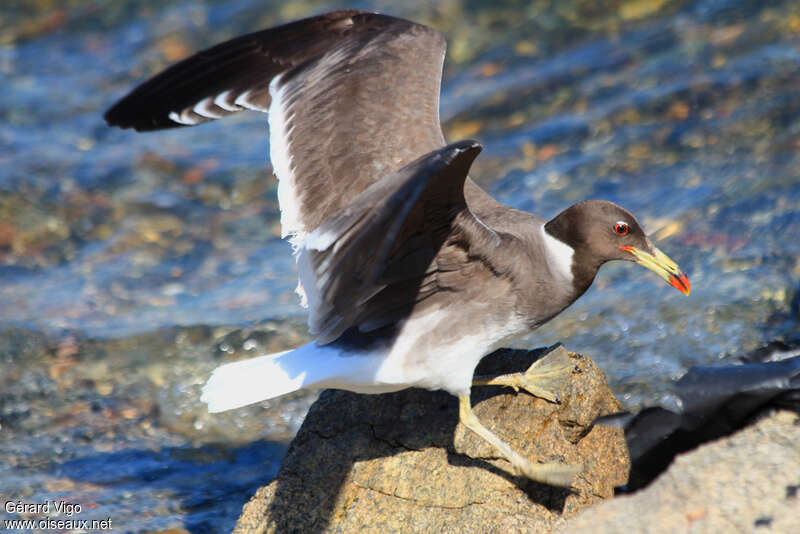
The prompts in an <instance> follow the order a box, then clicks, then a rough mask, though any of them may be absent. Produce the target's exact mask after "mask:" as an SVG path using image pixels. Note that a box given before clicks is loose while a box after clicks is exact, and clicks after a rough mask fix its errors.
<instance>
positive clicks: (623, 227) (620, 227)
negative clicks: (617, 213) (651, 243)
mask: <svg viewBox="0 0 800 534" xmlns="http://www.w3.org/2000/svg"><path fill="white" fill-rule="evenodd" d="M629 231H630V227H629V226H628V223H624V222H622V221H620V222H618V223H616V224H614V233H615V234H617V235H628V232H629Z"/></svg>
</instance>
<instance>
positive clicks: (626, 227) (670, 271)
mask: <svg viewBox="0 0 800 534" xmlns="http://www.w3.org/2000/svg"><path fill="white" fill-rule="evenodd" d="M545 232H547V233H548V234H549V235H550V236H551V237H554V238H556V239H558V240H559V241H561V242H562V243H564V244H566V245H567V246H569V247H570V248H572V249H573V251H574V257H573V261H574V264H575V265H579V266H581V268H584V269H587V270H589V271H591V277H592V278H593V277H594V273H595V272H597V269H599V268H600V266H601V265H602V264H603V263H605V262H607V261H611V260H627V261H633V262H636V263H638V264H639V265H641V266H643V267H647V268H648V269H650V270H651V271H653V272H655V273H656V274H657V275H658V276H660V277H661V278H663V279H664V280H666V281H667V283H668V284H669V285H671V286H672V287H674V288H675V289H677V290H678V291H680V292H681V293H683V294H684V295H688V294H689V291H690V288H691V286H690V284H689V278H688V277H687V276H686V275H685V274H684V273H683V271H681V270H680V268H678V266H677V264H676V263H675V262H674V261H672V260H671V259H670V258H669V257H668V256H667V255H666V254H664V253H663V252H661V251H660V250H658V249H657V248H656V247H655V246H653V243H652V242H651V241H650V239H649V238H648V237H647V235H646V234H645V233H644V230H642V227H641V225H640V224H639V222H638V221H637V220H636V217H634V216H633V214H631V213H630V212H629V211H628V210H626V209H625V208H622V207H620V206H618V205H616V204H614V203H613V202H608V201H605V200H586V201H583V202H579V203H577V204H574V205H573V206H570V207H569V208H567V209H566V210H564V211H562V212H561V213H559V214H558V215H557V216H556V217H554V218H553V219H552V220H550V221H549V222H547V223H546V224H545Z"/></svg>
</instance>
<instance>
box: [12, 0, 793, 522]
mask: <svg viewBox="0 0 800 534" xmlns="http://www.w3.org/2000/svg"><path fill="white" fill-rule="evenodd" d="M347 5H348V6H350V7H358V8H363V9H372V10H379V11H383V12H387V13H392V14H395V15H399V16H404V17H408V18H413V19H415V20H418V21H421V22H425V23H427V24H430V25H433V26H435V27H436V28H438V29H440V30H441V31H443V32H444V33H445V34H446V35H447V37H448V41H449V43H450V45H449V52H448V59H447V65H446V69H445V82H444V87H443V97H442V118H443V121H444V123H445V130H446V133H447V135H448V138H449V139H451V140H456V139H460V138H466V137H473V138H477V139H479V140H480V141H481V142H482V143H483V144H484V146H485V150H484V152H483V153H482V154H481V156H480V157H479V158H478V160H477V162H476V165H475V167H474V172H473V177H474V178H475V179H476V180H477V181H478V182H479V183H481V184H482V185H483V186H484V187H485V188H487V189H488V190H490V191H491V192H492V193H493V194H494V195H495V196H496V197H498V198H499V199H500V200H501V201H503V202H505V203H507V204H510V205H512V206H514V207H517V208H521V209H527V210H529V211H533V212H535V213H537V214H539V215H542V216H544V217H551V216H553V215H555V214H556V213H557V212H558V211H559V210H561V209H563V208H564V207H566V206H567V205H569V204H571V203H573V202H575V201H577V200H581V199H584V198H593V197H594V198H605V199H608V200H612V201H614V202H618V203H620V204H622V205H623V206H625V207H627V208H628V209H630V210H631V211H633V212H634V213H636V214H638V215H639V216H640V219H641V220H642V222H643V224H644V226H645V228H646V229H647V230H648V231H649V232H650V233H651V234H652V235H653V236H654V237H655V238H656V240H657V243H658V246H659V247H660V248H661V249H662V250H664V251H665V252H667V253H668V254H669V255H670V256H671V257H672V258H673V259H675V260H676V261H678V263H679V264H680V265H681V267H682V268H683V269H684V270H685V271H686V272H687V274H688V275H689V277H690V278H691V281H692V295H691V296H690V297H688V298H687V297H684V296H682V295H681V294H680V293H678V292H677V291H674V290H673V289H671V288H669V287H668V286H666V285H665V284H664V283H663V282H662V281H661V280H660V279H658V278H657V277H655V276H654V275H653V274H652V273H649V272H647V271H645V270H644V269H641V268H638V267H635V266H632V265H609V266H606V267H604V268H603V270H602V271H601V274H600V276H599V277H598V279H597V280H596V282H595V284H594V286H593V288H592V289H591V290H590V291H589V292H588V293H587V294H586V295H585V296H584V297H583V298H582V299H581V300H580V301H578V302H577V303H576V304H575V305H574V306H573V307H572V308H570V309H569V310H568V311H567V312H566V313H564V314H563V316H562V317H559V318H557V319H556V320H554V321H553V322H552V323H550V324H549V325H547V327H545V328H543V329H542V330H541V331H540V332H536V333H535V334H533V335H531V336H530V337H529V338H528V339H526V340H524V342H523V343H522V344H523V345H527V346H537V345H542V344H549V343H552V342H555V341H558V340H560V341H562V342H564V343H565V345H566V346H567V347H568V348H570V349H571V350H577V351H580V352H584V353H586V354H589V355H590V356H592V357H593V358H594V359H595V360H596V361H597V362H598V363H599V364H600V365H601V367H602V368H603V369H605V371H606V372H607V373H608V375H609V379H610V381H611V383H612V385H613V387H614V389H615V391H616V392H617V394H618V395H619V396H620V398H621V399H622V400H623V402H624V403H625V404H626V405H628V406H635V405H638V404H641V403H654V402H662V401H664V402H666V401H668V400H669V391H668V387H667V384H668V380H670V379H673V378H676V377H678V376H680V375H681V374H682V373H683V372H684V371H685V370H686V369H687V368H688V367H689V366H691V365H693V364H710V363H714V362H717V361H721V360H722V361H724V360H727V359H731V358H732V357H733V356H735V355H738V354H741V353H743V352H746V351H748V350H751V349H753V348H756V347H757V346H759V345H761V344H763V343H764V342H766V341H768V340H771V339H776V338H778V339H797V338H798V337H800V336H798V332H799V329H798V322H800V311H799V309H798V308H800V291H798V289H800V260H798V258H799V257H800V239H798V237H800V165H799V163H800V162H799V161H798V149H799V148H800V136H799V134H800V121H798V118H800V100H798V99H797V97H796V95H797V92H798V89H800V5H798V4H797V3H796V2H791V1H785V2H768V3H767V2H733V1H724V0H713V1H699V2H686V1H685V2H671V3H667V2H664V1H663V0H627V1H626V0H619V1H608V2H600V3H597V2H585V1H580V0H572V1H569V0H568V1H560V2H555V1H553V2H547V1H534V2H515V1H505V2H472V1H470V2H467V1H463V2H460V1H455V0H452V1H444V2H440V3H433V2H423V1H416V2H408V3H403V6H402V7H399V6H397V5H396V3H393V2H381V1H359V2H353V3H349V4H347ZM335 7H344V4H337V3H335V2H323V1H312V2H279V1H269V2H264V1H263V0H262V1H254V0H233V1H226V2H222V1H219V2H206V3H200V2H196V1H189V0H174V1H171V2H154V1H145V2H133V1H121V2H115V3H112V4H110V5H106V4H105V3H98V2H93V1H88V0H87V1H78V0H76V1H72V2H67V3H64V2H49V1H45V0H41V1H38V2H26V3H23V4H19V5H17V4H10V5H9V6H4V8H3V13H2V14H0V77H2V79H3V83H2V85H3V89H4V98H3V99H2V100H0V360H2V367H0V388H2V389H0V425H1V426H0V496H2V499H23V500H26V501H28V502H43V501H45V500H51V499H65V500H67V501H68V502H74V503H80V504H81V505H82V507H83V511H82V512H81V514H80V518H82V519H103V518H105V517H111V518H112V520H113V521H114V525H115V527H116V528H119V529H122V530H123V531H136V532H139V531H156V530H165V529H169V528H185V529H188V530H190V531H191V532H225V531H228V530H230V527H231V526H232V524H233V521H234V520H235V518H236V516H237V515H238V512H239V510H240V508H241V505H242V504H243V503H244V502H245V501H246V499H247V498H248V497H249V496H250V495H251V494H252V493H253V491H254V490H255V488H257V487H258V486H259V485H262V484H265V483H266V482H268V481H269V479H270V478H271V477H272V476H273V475H274V473H275V470H276V469H277V465H278V463H279V461H280V457H281V455H282V454H283V451H284V450H285V445H286V443H287V442H288V440H289V439H290V438H291V435H292V433H293V432H294V431H296V429H297V427H298V425H299V423H300V422H301V420H302V416H303V414H304V411H305V409H306V408H307V406H308V405H309V403H310V402H312V401H313V397H311V396H306V395H298V396H294V397H291V398H289V399H282V400H279V401H272V402H270V403H264V405H263V406H260V407H254V408H248V409H244V410H240V411H237V412H235V413H231V414H223V415H221V416H210V415H208V414H206V413H204V410H203V408H202V405H201V404H200V403H199V400H198V397H199V388H200V385H201V384H202V382H203V380H204V379H205V377H206V376H207V375H208V372H209V371H210V369H212V368H213V367H214V366H215V365H217V364H219V363H220V362H223V361H228V360H229V359H231V358H234V357H239V356H244V355H246V354H258V353H260V352H269V351H276V350H281V349H285V348H289V347H292V346H296V345H298V344H300V343H302V342H304V341H306V340H308V336H307V334H306V332H305V329H304V324H303V322H304V315H305V314H304V311H303V309H302V308H300V307H299V305H298V304H297V301H296V299H295V296H294V294H293V289H294V286H295V283H296V279H295V277H296V272H295V268H294V265H293V261H292V259H291V256H290V247H289V245H288V244H286V243H285V242H283V241H281V240H280V239H279V214H278V209H277V200H276V196H275V185H276V184H275V181H274V180H273V179H272V178H271V177H270V173H269V172H268V170H267V169H266V165H267V164H266V159H267V158H266V154H267V153H268V147H267V136H266V122H265V120H264V117H263V116H260V115H258V114H243V115H241V116H240V117H237V118H233V119H228V120H225V121H219V122H216V123H210V124H206V125H203V126H201V127H197V128H181V129H177V130H172V131H167V132H159V133H151V134H146V135H144V134H135V133H133V132H130V131H119V130H112V129H109V128H107V127H106V126H105V125H104V123H103V122H102V118H101V116H102V112H103V111H104V110H105V109H106V108H107V107H108V106H110V105H111V104H112V103H113V102H114V101H115V99H116V98H119V97H121V96H122V95H123V94H124V93H125V92H126V91H128V90H129V89H131V88H132V87H133V86H134V85H135V84H136V83H137V82H139V81H141V80H142V79H144V78H145V77H147V76H149V75H151V74H154V73H155V72H157V71H159V70H160V69H162V68H163V67H165V66H166V65H168V64H170V63H171V62H173V61H175V60H177V59H179V58H180V57H183V56H184V55H186V54H188V53H189V52H191V51H192V50H197V49H201V48H203V47H207V46H210V45H211V44H213V43H215V42H219V41H221V40H223V39H226V38H230V37H233V36H235V35H237V34H241V33H245V32H248V31H253V30H256V29H259V28H262V27H267V26H271V25H274V24H277V23H280V22H282V21H286V20H289V19H292V18H297V17H302V16H305V15H308V14H312V13H318V12H322V11H325V10H328V9H332V8H335ZM2 513H3V512H0V514H2Z"/></svg>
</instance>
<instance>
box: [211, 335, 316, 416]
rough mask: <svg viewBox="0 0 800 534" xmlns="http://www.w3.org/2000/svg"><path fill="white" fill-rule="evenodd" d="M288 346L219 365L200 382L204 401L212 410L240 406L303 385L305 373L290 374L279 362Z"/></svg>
mask: <svg viewBox="0 0 800 534" xmlns="http://www.w3.org/2000/svg"><path fill="white" fill-rule="evenodd" d="M290 352H293V351H291V350H287V351H284V352H276V353H275V354H267V355H266V356H259V357H257V358H251V359H249V360H244V361H241V362H233V363H226V364H225V365H220V366H219V367H217V368H216V369H214V372H213V373H211V378H209V379H208V382H206V385H205V386H203V396H202V397H200V398H201V400H202V401H203V402H205V403H206V404H208V411H209V412H211V413H217V412H224V411H225V410H232V409H234V408H241V407H242V406H247V405H248V404H253V403H256V402H260V401H263V400H267V399H271V398H273V397H279V396H281V395H285V394H287V393H291V392H292V391H296V390H298V389H300V388H302V387H303V382H304V381H305V377H306V373H305V372H300V373H295V374H294V375H292V374H290V373H289V372H288V370H287V369H286V366H281V363H282V362H281V357H282V356H285V355H287V354H288V353H290Z"/></svg>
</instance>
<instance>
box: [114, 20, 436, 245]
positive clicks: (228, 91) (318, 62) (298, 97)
mask: <svg viewBox="0 0 800 534" xmlns="http://www.w3.org/2000/svg"><path fill="white" fill-rule="evenodd" d="M444 51H445V41H444V39H443V37H442V36H441V35H440V34H439V33H437V32H436V31H434V30H432V29H431V28H428V27H427V26H422V25H419V24H415V23H412V22H409V21H406V20H401V19H396V18H393V17H388V16H384V15H378V14H372V13H363V12H359V11H337V12H334V13H328V14H325V15H321V16H318V17H313V18H309V19H305V20H301V21H297V22H294V23H290V24H286V25H284V26H280V27H277V28H273V29H269V30H265V31H261V32H257V33H253V34H250V35H245V36H242V37H239V38H236V39H233V40H231V41H228V42H225V43H222V44H220V45H217V46H215V47H213V48H210V49H208V50H206V51H204V52H200V53H198V54H196V55H194V56H192V57H190V58H188V59H186V60H184V61H182V62H180V63H178V64H176V65H174V66H172V67H170V68H169V69H167V70H166V71H164V72H162V73H161V74H159V75H157V76H155V77H154V78H152V79H151V80H149V81H147V82H145V83H144V84H142V85H141V86H139V87H138V88H137V89H135V90H134V91H133V92H132V93H131V94H129V95H128V96H126V97H125V98H124V99H122V100H121V101H120V102H119V103H117V104H116V105H114V106H113V107H112V108H111V109H110V110H109V111H108V112H107V113H106V115H105V118H106V120H107V121H108V123H109V124H111V125H116V126H120V127H123V128H127V127H133V128H136V129H137V130H153V129H159V128H169V127H174V126H182V125H193V124H199V123H202V122H207V121H210V120H213V119H216V118H221V117H224V116H226V115H229V114H231V113H235V112H237V111H240V110H242V109H255V110H260V111H267V112H269V122H270V157H271V160H272V164H273V168H274V170H275V172H276V175H277V176H278V179H279V180H280V182H279V188H278V197H279V201H280V204H281V212H282V215H281V223H282V227H283V230H282V233H283V235H284V236H287V235H290V236H293V237H295V239H293V241H294V243H295V244H298V243H299V242H300V240H301V239H302V238H303V237H304V236H305V235H307V234H308V233H309V232H311V231H312V230H314V229H315V228H317V227H318V226H319V225H320V224H321V223H322V222H323V221H325V220H326V219H327V218H328V217H329V216H331V215H332V214H334V213H336V212H337V211H338V210H339V209H341V208H342V207H343V206H344V205H345V204H346V203H347V202H348V201H350V200H351V199H352V198H353V197H355V196H356V195H358V194H359V193H361V192H362V191H364V190H365V189H366V188H367V187H368V186H369V185H370V184H371V183H372V182H373V181H375V180H377V179H379V178H381V177H384V176H387V175H389V174H391V173H392V172H393V171H395V170H397V169H399V168H401V167H403V166H404V165H406V164H408V163H410V162H411V161H413V160H415V159H416V158H418V157H420V156H422V155H423V154H426V153H428V152H431V151H433V150H436V149H438V148H440V147H442V146H443V145H444V137H443V135H442V132H441V127H440V124H439V115H438V108H439V90H440V83H441V69H442V62H443V59H444Z"/></svg>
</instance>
